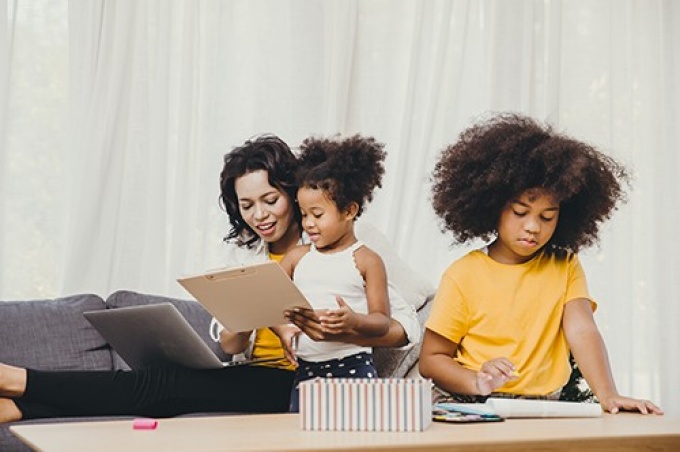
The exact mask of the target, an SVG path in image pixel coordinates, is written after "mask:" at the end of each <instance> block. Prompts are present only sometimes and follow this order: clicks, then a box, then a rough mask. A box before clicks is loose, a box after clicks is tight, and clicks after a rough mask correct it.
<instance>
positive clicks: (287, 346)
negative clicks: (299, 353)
mask: <svg viewBox="0 0 680 452" xmlns="http://www.w3.org/2000/svg"><path fill="white" fill-rule="evenodd" d="M270 329H271V330H272V331H273V332H274V334H276V335H277V336H278V337H279V340H280V341H281V345H282V346H283V354H284V355H285V357H286V359H287V360H288V361H290V362H291V363H293V364H297V357H296V356H295V350H296V349H297V337H298V336H299V335H300V328H298V327H296V326H295V325H279V326H274V327H271V328H270Z"/></svg>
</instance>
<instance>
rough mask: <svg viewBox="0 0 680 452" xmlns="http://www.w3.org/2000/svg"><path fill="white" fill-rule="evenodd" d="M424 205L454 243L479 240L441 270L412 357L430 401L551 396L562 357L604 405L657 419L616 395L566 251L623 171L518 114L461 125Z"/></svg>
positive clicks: (576, 243) (592, 221) (600, 210)
mask: <svg viewBox="0 0 680 452" xmlns="http://www.w3.org/2000/svg"><path fill="white" fill-rule="evenodd" d="M433 177H434V187H433V206H434V210H435V212H436V213H437V215H439V216H440V217H441V218H442V220H443V222H444V226H445V228H446V229H448V230H450V231H451V232H453V235H454V238H455V239H456V241H458V242H461V243H462V242H466V241H468V240H470V239H473V238H482V239H484V240H487V239H488V238H489V237H491V236H495V237H494V239H493V241H492V242H491V243H490V244H489V245H488V246H487V247H486V248H484V249H481V250H477V251H472V252H470V253H468V254H467V255H466V256H464V257H462V258H461V259H459V260H458V261H456V262H454V263H453V264H452V265H451V266H450V267H449V268H448V269H447V270H446V271H445V273H444V275H443V276H442V279H441V283H440V286H439V289H438V291H437V295H436V297H435V299H434V302H433V303H434V304H433V307H432V312H431V314H430V318H429V319H428V321H427V323H426V332H425V336H424V339H423V347H422V350H421V355H420V372H421V374H422V375H423V376H424V377H429V378H432V380H433V381H434V383H435V385H436V388H435V394H436V396H435V401H442V400H447V399H448V400H455V401H459V402H460V401H462V402H466V401H471V402H474V401H483V400H484V399H486V397H487V396H492V397H525V398H546V399H557V398H559V394H560V391H561V389H562V386H564V384H565V383H566V382H567V381H568V379H569V375H570V372H571V367H570V365H569V352H570V351H571V353H572V354H573V356H574V358H575V360H576V362H577V364H578V366H579V368H580V369H581V371H582V373H583V376H584V377H585V379H586V381H587V382H588V384H589V386H590V388H591V389H592V391H593V392H594V394H595V396H596V397H597V399H598V400H599V402H600V404H601V405H602V407H603V409H604V410H606V411H608V412H610V413H616V412H618V411H619V410H636V411H640V412H641V413H656V414H662V411H661V410H660V409H659V408H658V407H657V406H655V405H654V404H652V403H651V402H649V401H647V400H637V399H632V398H629V397H624V396H621V395H620V394H619V393H618V391H617V390H616V387H615V385H614V381H613V378H612V374H611V370H610V367H609V360H608V357H607V351H606V348H605V345H604V342H603V340H602V337H601V335H600V333H599V331H598V329H597V326H596V325H595V321H594V319H593V311H594V309H595V308H596V303H595V301H594V300H593V299H592V298H591V297H590V295H589V294H588V288H587V285H586V278H585V274H584V272H583V269H582V268H581V264H580V262H579V259H578V256H577V254H576V253H577V252H578V251H579V250H580V249H582V248H584V247H586V246H589V245H592V244H593V243H594V242H596V241H597V238H598V232H599V226H600V224H601V223H602V221H604V220H606V219H608V218H609V217H610V215H611V214H612V212H613V210H615V208H616V204H617V202H618V201H620V200H622V199H623V196H624V192H623V190H622V188H621V182H622V181H625V180H626V179H627V175H626V172H625V169H624V168H623V167H621V166H620V165H619V164H617V163H616V162H615V161H614V160H612V159H611V158H609V157H607V156H605V155H603V154H601V153H600V152H598V151H597V150H595V149H594V148H592V147H591V146H589V145H587V144H585V143H582V142H580V141H576V140H574V139H572V138H569V137H566V136H563V135H560V134H558V133H556V132H554V131H553V130H552V129H551V128H550V127H548V126H544V125H541V124H539V123H537V122H535V121H534V120H532V119H530V118H526V117H522V116H518V115H499V116H497V117H495V118H492V119H491V120H489V121H487V122H482V123H480V124H477V125H474V126H472V127H470V128H469V129H467V130H465V131H464V132H463V133H462V134H461V135H460V139H459V141H458V142H457V143H456V144H454V145H452V146H450V147H448V148H447V149H445V150H444V152H443V153H442V155H441V158H440V160H439V162H438V163H437V164H436V166H435V170H434V174H433Z"/></svg>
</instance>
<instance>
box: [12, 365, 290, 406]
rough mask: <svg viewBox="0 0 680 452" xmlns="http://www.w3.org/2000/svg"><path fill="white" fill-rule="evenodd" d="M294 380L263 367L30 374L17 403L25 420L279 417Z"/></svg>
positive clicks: (281, 371) (286, 373) (162, 368)
mask: <svg viewBox="0 0 680 452" xmlns="http://www.w3.org/2000/svg"><path fill="white" fill-rule="evenodd" d="M293 376H294V372H292V371H289V370H283V369H275V368H271V367H264V366H237V367H226V368H224V369H214V370H196V369H187V368H183V367H151V368H147V369H141V370H130V371H122V370H118V371H64V372H62V371H56V372H55V371H39V370H32V369H28V371H27V381H26V391H25V393H24V395H23V396H21V397H19V398H16V399H14V401H15V403H16V405H17V407H18V408H19V410H20V411H21V413H22V415H23V418H24V419H35V418H44V417H61V416H105V415H131V416H151V417H169V416H176V415H179V414H186V413H197V412H203V413H206V412H240V413H276V412H286V411H288V406H289V403H290V393H291V389H292V385H293Z"/></svg>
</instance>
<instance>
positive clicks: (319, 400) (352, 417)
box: [300, 378, 432, 432]
mask: <svg viewBox="0 0 680 452" xmlns="http://www.w3.org/2000/svg"><path fill="white" fill-rule="evenodd" d="M300 422H301V425H302V429H303V430H342V431H371V432H414V431H423V430H425V429H426V428H427V427H429V426H430V424H431V423H432V381H431V380H423V379H401V378H374V379H370V378H317V379H314V380H309V381H305V382H302V383H301V384H300Z"/></svg>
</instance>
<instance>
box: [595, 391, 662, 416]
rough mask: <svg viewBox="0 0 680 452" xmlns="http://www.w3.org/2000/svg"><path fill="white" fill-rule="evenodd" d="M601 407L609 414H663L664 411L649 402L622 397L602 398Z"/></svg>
mask: <svg viewBox="0 0 680 452" xmlns="http://www.w3.org/2000/svg"><path fill="white" fill-rule="evenodd" d="M599 400H600V406H601V407H602V409H603V410H605V411H607V412H608V413H612V414H616V413H618V412H619V411H621V410H623V411H639V412H640V413H642V414H650V413H651V414H663V410H662V409H661V408H659V407H658V406H656V405H654V404H653V403H652V402H650V401H649V400H643V399H633V398H631V397H624V396H621V395H618V394H616V395H612V396H608V397H602V399H599Z"/></svg>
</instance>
